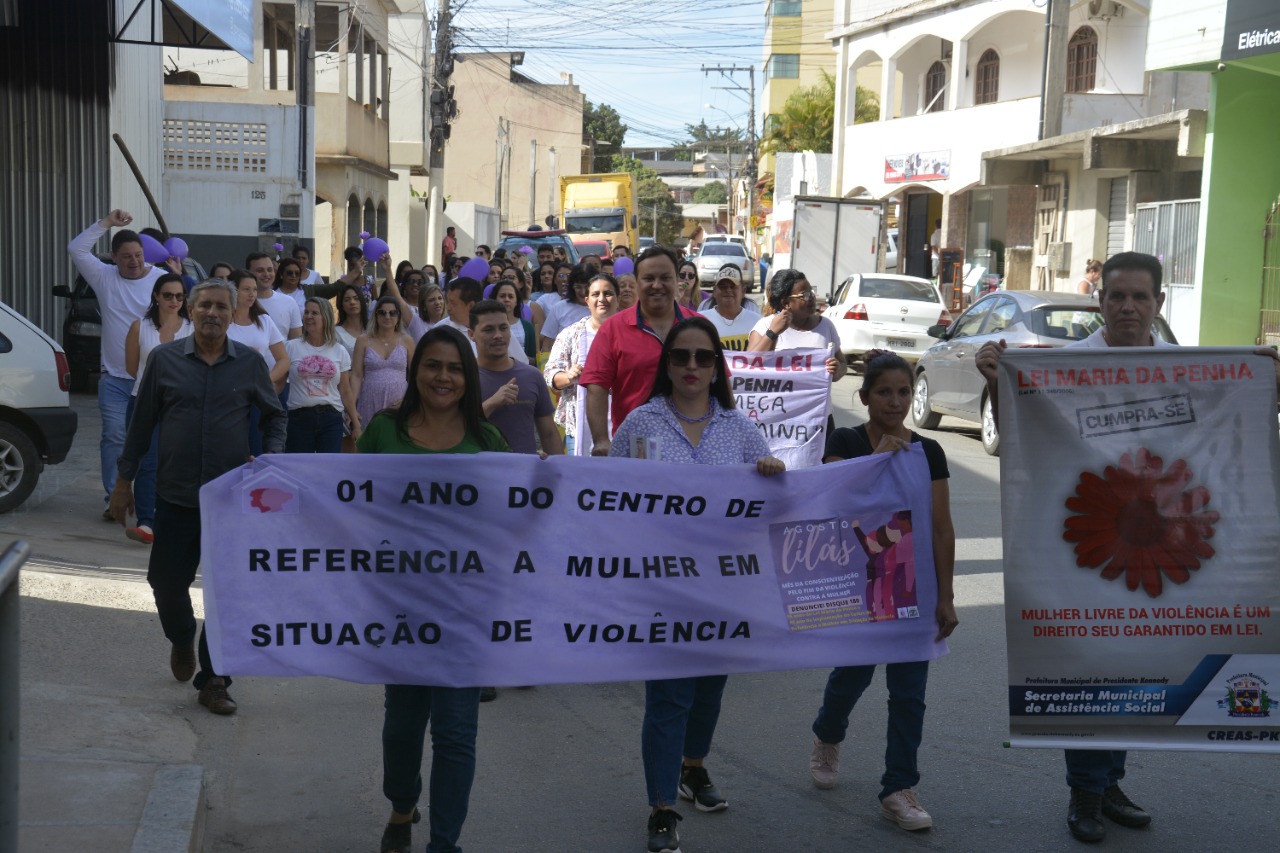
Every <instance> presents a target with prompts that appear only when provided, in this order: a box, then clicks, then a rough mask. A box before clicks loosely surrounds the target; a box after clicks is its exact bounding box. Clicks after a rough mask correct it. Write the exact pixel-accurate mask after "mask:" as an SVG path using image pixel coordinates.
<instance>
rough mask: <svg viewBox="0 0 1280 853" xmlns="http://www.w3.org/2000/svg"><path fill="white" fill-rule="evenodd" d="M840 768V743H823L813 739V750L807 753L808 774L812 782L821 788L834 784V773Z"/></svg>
mask: <svg viewBox="0 0 1280 853" xmlns="http://www.w3.org/2000/svg"><path fill="white" fill-rule="evenodd" d="M839 770H840V744H838V743H823V742H822V741H821V740H819V739H818V738H814V739H813V752H811V753H809V775H810V776H811V777H812V778H813V784H814V785H816V786H817V787H819V788H821V789H822V790H824V791H825V790H827V789H829V788H834V787H835V786H836V774H837V773H838V772H839Z"/></svg>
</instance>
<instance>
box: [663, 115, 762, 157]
mask: <svg viewBox="0 0 1280 853" xmlns="http://www.w3.org/2000/svg"><path fill="white" fill-rule="evenodd" d="M684 130H685V134H686V139H685V141H683V142H681V143H679V146H680V149H681V150H679V151H677V152H676V159H677V160H683V161H689V160H692V159H693V156H694V154H696V153H700V152H704V151H724V150H725V149H726V148H728V149H731V150H733V151H741V150H742V149H743V148H744V147H745V146H746V135H745V134H744V133H743V132H742V131H740V130H738V129H737V128H733V127H710V126H708V125H707V120H706V119H703V120H702V121H700V122H698V123H697V124H686V125H685V126H684Z"/></svg>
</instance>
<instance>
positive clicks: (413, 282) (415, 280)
mask: <svg viewBox="0 0 1280 853" xmlns="http://www.w3.org/2000/svg"><path fill="white" fill-rule="evenodd" d="M404 283H405V284H406V285H410V286H414V285H416V286H417V287H422V285H424V284H426V281H424V280H423V279H420V278H406V279H405V280H404Z"/></svg>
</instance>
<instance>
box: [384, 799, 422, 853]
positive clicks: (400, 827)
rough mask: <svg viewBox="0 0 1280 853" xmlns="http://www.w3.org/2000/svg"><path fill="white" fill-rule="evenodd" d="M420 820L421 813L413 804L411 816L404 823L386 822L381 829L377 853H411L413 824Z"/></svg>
mask: <svg viewBox="0 0 1280 853" xmlns="http://www.w3.org/2000/svg"><path fill="white" fill-rule="evenodd" d="M420 820H422V813H421V812H419V811H418V809H417V807H416V806H415V807H414V809H413V818H412V819H411V820H407V821H405V822H404V823H388V824H387V827H386V829H384V830H382V842H381V843H380V844H379V845H378V850H379V853H412V851H413V825H414V824H415V823H417V822H419V821H420Z"/></svg>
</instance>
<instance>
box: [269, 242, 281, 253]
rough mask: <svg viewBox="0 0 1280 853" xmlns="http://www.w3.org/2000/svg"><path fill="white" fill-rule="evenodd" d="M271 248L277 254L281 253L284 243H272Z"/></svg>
mask: <svg viewBox="0 0 1280 853" xmlns="http://www.w3.org/2000/svg"><path fill="white" fill-rule="evenodd" d="M271 248H273V249H275V250H276V251H277V252H283V251H284V243H272V244H271Z"/></svg>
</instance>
